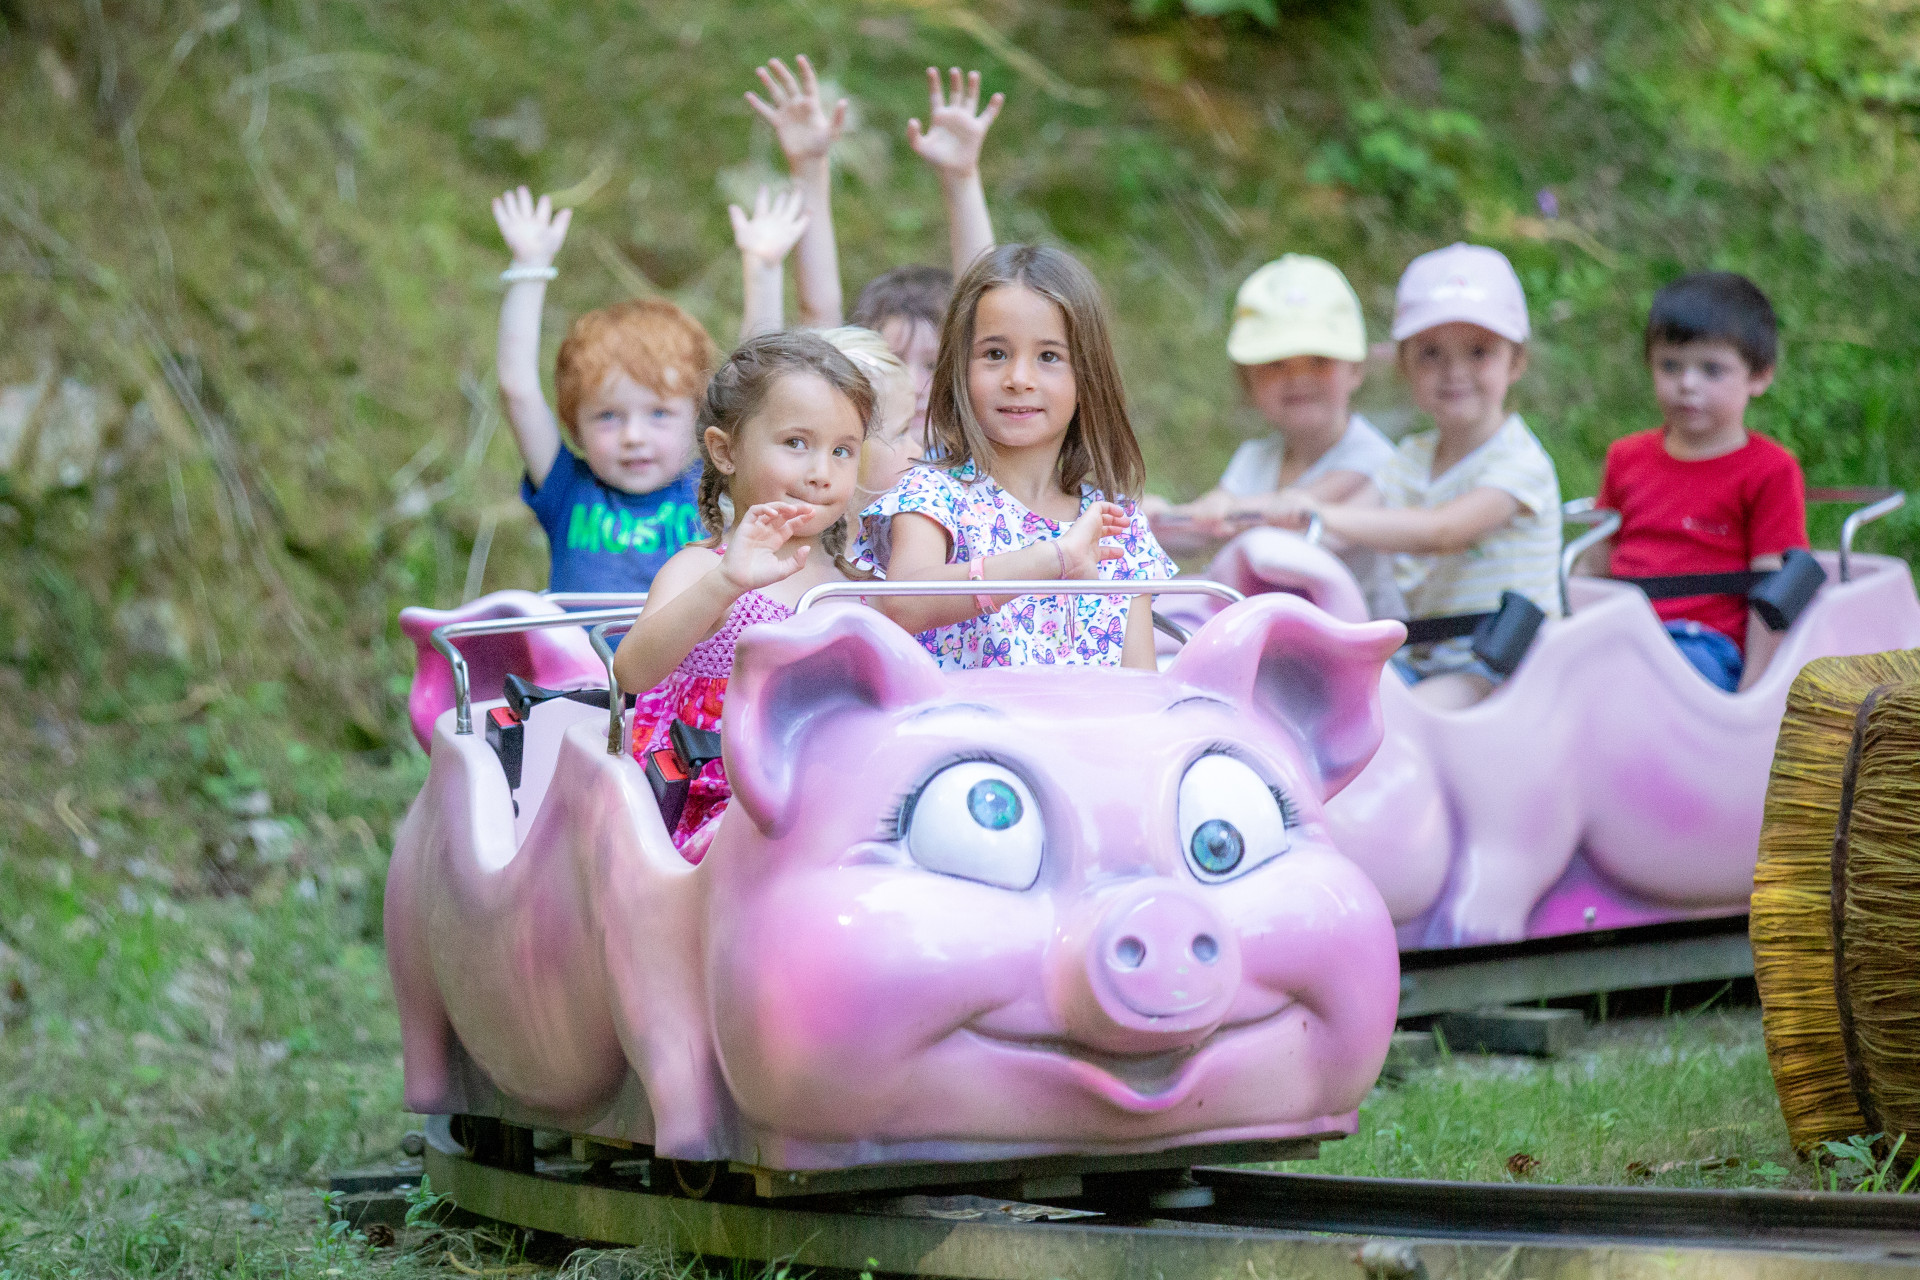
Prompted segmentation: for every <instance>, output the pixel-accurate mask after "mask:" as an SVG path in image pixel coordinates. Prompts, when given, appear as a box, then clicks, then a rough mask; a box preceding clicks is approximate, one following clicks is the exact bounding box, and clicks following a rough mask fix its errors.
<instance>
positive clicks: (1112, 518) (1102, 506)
mask: <svg viewBox="0 0 1920 1280" xmlns="http://www.w3.org/2000/svg"><path fill="white" fill-rule="evenodd" d="M1127 524H1128V520H1127V513H1126V512H1124V511H1122V510H1121V509H1120V508H1119V507H1118V506H1117V505H1115V504H1114V503H1111V502H1096V503H1094V504H1093V505H1092V506H1090V507H1088V508H1087V509H1086V510H1085V511H1082V512H1081V513H1080V518H1079V519H1078V520H1075V521H1074V522H1073V527H1072V528H1070V529H1068V530H1067V531H1066V532H1065V533H1063V534H1061V535H1060V538H1059V541H1058V542H1056V543H1055V544H1054V545H1055V546H1057V547H1059V549H1060V555H1061V558H1062V560H1063V561H1064V565H1063V570H1062V572H1061V574H1060V576H1061V577H1062V578H1089V579H1090V578H1097V577H1099V576H1100V562H1101V561H1102V560H1118V559H1119V558H1120V557H1121V556H1123V555H1125V554H1126V553H1125V552H1123V551H1121V550H1120V548H1118V547H1110V546H1107V545H1106V544H1105V543H1104V542H1102V541H1101V539H1102V538H1117V537H1119V536H1121V535H1122V534H1124V533H1125V532H1126V531H1127Z"/></svg>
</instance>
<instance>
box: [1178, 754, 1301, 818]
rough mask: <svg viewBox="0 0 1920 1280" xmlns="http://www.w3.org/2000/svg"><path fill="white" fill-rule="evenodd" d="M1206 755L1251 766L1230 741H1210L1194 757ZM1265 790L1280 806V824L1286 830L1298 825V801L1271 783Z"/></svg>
mask: <svg viewBox="0 0 1920 1280" xmlns="http://www.w3.org/2000/svg"><path fill="white" fill-rule="evenodd" d="M1207 756H1230V757H1232V758H1233V759H1235V760H1238V761H1240V762H1241V763H1242V764H1245V765H1247V766H1248V767H1249V768H1251V767H1252V765H1251V763H1250V762H1249V761H1248V760H1247V758H1246V757H1245V756H1244V755H1242V754H1241V753H1240V750H1239V748H1238V747H1236V746H1235V745H1234V744H1233V743H1231V742H1225V741H1221V742H1210V743H1208V744H1207V746H1206V749H1205V750H1203V751H1202V752H1201V753H1200V754H1199V755H1198V756H1195V757H1194V759H1196V760H1200V759H1204V758H1206V757H1207ZM1267 790H1268V791H1270V792H1272V793H1273V802H1274V803H1275V804H1277V805H1279V806H1280V825H1281V826H1282V827H1284V828H1286V829H1287V830H1288V831H1292V830H1293V829H1294V828H1295V827H1297V826H1299V825H1300V802H1299V801H1297V800H1295V799H1294V798H1293V797H1292V796H1290V795H1288V794H1287V793H1286V792H1285V791H1284V790H1282V789H1281V788H1279V787H1277V786H1275V785H1273V784H1272V783H1268V784H1267Z"/></svg>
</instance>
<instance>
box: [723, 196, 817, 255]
mask: <svg viewBox="0 0 1920 1280" xmlns="http://www.w3.org/2000/svg"><path fill="white" fill-rule="evenodd" d="M727 216H728V217H730V218H732V219H733V245H734V248H736V249H738V250H740V253H741V255H742V256H743V257H747V258H751V259H753V260H754V261H755V262H758V263H760V264H762V265H764V266H769V267H777V266H779V265H780V264H781V263H782V262H785V261H786V258H787V255H788V254H789V253H792V252H793V246H794V245H796V244H798V243H800V236H801V234H802V233H804V232H805V231H806V229H807V215H806V214H805V213H803V212H801V208H800V193H799V192H798V191H794V190H787V191H782V192H781V193H780V194H779V195H777V196H775V195H770V194H769V193H768V191H767V189H766V188H765V187H761V188H760V194H759V195H757V196H755V197H754V201H753V212H752V213H751V214H749V213H748V212H747V211H746V210H744V209H742V208H741V207H740V206H739V205H737V204H730V205H728V206H727Z"/></svg>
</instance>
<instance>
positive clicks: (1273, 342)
mask: <svg viewBox="0 0 1920 1280" xmlns="http://www.w3.org/2000/svg"><path fill="white" fill-rule="evenodd" d="M1227 357H1228V359H1230V360H1232V361H1233V363H1234V366H1235V368H1236V369H1237V371H1238V372H1239V375H1240V384H1241V387H1242V389H1243V390H1244V391H1245V393H1246V396H1247V399H1248V400H1249V401H1251V402H1252V404H1253V407H1254V408H1255V409H1256V410H1258V411H1259V413H1260V416H1261V417H1263V418H1265V419H1266V421H1267V425H1268V426H1269V427H1271V428H1272V431H1271V433H1270V434H1269V435H1266V436H1263V437H1261V438H1260V439H1257V440H1249V441H1247V442H1246V443H1244V444H1242V445H1241V446H1240V447H1239V448H1238V449H1236V450H1234V454H1233V457H1232V459H1231V460H1230V461H1228V463H1227V469H1226V471H1225V472H1224V473H1223V474H1222V475H1221V477H1220V482H1219V483H1218V484H1216V485H1215V486H1214V487H1213V488H1212V489H1210V490H1208V491H1207V492H1206V493H1204V494H1202V495H1201V496H1200V497H1198V498H1196V499H1194V500H1193V501H1192V502H1189V503H1186V504H1184V505H1181V506H1170V505H1168V504H1167V503H1166V502H1165V501H1164V500H1163V499H1159V498H1154V497H1152V496H1151V495H1149V496H1148V498H1147V499H1146V500H1145V501H1143V502H1142V503H1141V506H1142V507H1143V508H1144V509H1145V510H1146V511H1147V513H1148V516H1149V517H1150V518H1151V519H1152V520H1153V526H1154V532H1155V533H1156V534H1157V535H1159V537H1160V539H1161V541H1162V542H1163V543H1164V544H1166V545H1167V546H1169V547H1171V548H1173V549H1174V550H1176V551H1185V550H1198V549H1200V548H1202V547H1205V546H1206V545H1208V544H1209V543H1212V542H1218V541H1219V540H1221V539H1224V538H1228V537H1231V536H1232V535H1233V534H1234V532H1236V530H1237V529H1238V528H1240V527H1242V526H1241V524H1240V522H1241V521H1242V520H1245V519H1258V518H1262V517H1265V516H1267V515H1270V514H1272V511H1273V510H1274V504H1273V501H1272V499H1273V497H1274V495H1276V494H1279V493H1282V492H1285V491H1292V490H1298V491H1299V492H1302V493H1305V494H1307V495H1309V496H1311V497H1313V498H1315V499H1318V500H1319V501H1321V502H1352V501H1377V500H1378V498H1379V490H1378V489H1377V488H1376V487H1375V485H1374V477H1375V476H1376V475H1377V474H1378V473H1379V472H1380V470H1381V469H1382V468H1383V467H1385V466H1386V465H1387V464H1388V463H1389V462H1390V461H1392V459H1393V445H1392V444H1391V443H1390V442H1389V441H1388V440H1387V438H1386V437H1385V436H1383V435H1381V434H1380V432H1379V431H1378V430H1377V429H1375V427H1374V425H1373V424H1372V423H1370V422H1368V421H1367V420H1366V419H1365V418H1363V417H1361V416H1360V415H1359V414H1357V413H1354V412H1353V411H1352V410H1351V408H1350V407H1349V402H1350V400H1351V399H1352V396H1353V393H1354V392H1355V391H1356V390H1358V389H1359V387H1360V383H1361V381H1362V380H1363V379H1364V378H1365V377H1366V372H1367V371H1366V364H1365V361H1366V358H1367V325H1366V319H1365V317H1364V316H1362V314H1361V311H1360V299H1359V297H1358V296H1357V295H1356V294H1355V293H1354V291H1353V286H1352V285H1350V284H1348V283H1347V278H1346V277H1345V276H1344V275H1342V274H1341V273H1340V269H1339V268H1338V267H1336V266H1334V265H1333V264H1332V263H1330V262H1327V261H1325V260H1324V259H1321V258H1313V257H1308V256H1307V255H1305V254H1297V253H1290V254H1287V255H1286V256H1285V257H1283V258H1280V259H1278V260H1277V261H1274V262H1269V263H1268V264H1267V265H1266V266H1264V267H1261V268H1260V269H1259V270H1258V271H1256V272H1254V273H1253V274H1252V275H1251V276H1248V277H1247V280H1246V283H1245V284H1243V285H1241V286H1240V293H1239V296H1238V298H1237V299H1236V300H1235V302H1234V309H1233V328H1232V329H1231V330H1229V331H1228V333H1227ZM1341 559H1342V560H1344V561H1345V562H1346V564H1347V567H1348V569H1350V570H1351V571H1352V572H1353V576H1354V579H1355V581H1356V582H1358V584H1359V585H1360V590H1361V593H1362V594H1363V595H1364V596H1365V597H1366V601H1367V611H1368V613H1370V614H1371V615H1372V616H1374V617H1376V618H1383V617H1398V616H1399V615H1400V612H1401V610H1402V608H1403V606H1402V605H1401V602H1400V593H1399V591H1398V590H1397V589H1396V588H1395V587H1394V585H1393V575H1392V565H1391V564H1390V563H1389V562H1388V560H1387V558H1386V557H1385V556H1382V555H1380V554H1379V553H1377V552H1374V551H1370V550H1368V549H1366V548H1364V547H1359V546H1350V547H1348V548H1347V549H1346V550H1345V551H1344V552H1343V553H1342V555H1341Z"/></svg>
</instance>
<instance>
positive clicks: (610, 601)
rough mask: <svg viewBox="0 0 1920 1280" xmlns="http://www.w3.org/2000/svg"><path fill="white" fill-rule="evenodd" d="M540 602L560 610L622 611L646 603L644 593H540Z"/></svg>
mask: <svg viewBox="0 0 1920 1280" xmlns="http://www.w3.org/2000/svg"><path fill="white" fill-rule="evenodd" d="M540 598H541V599H542V600H550V601H552V602H553V603H554V604H557V605H559V606H560V607H561V608H562V609H624V608H626V607H627V606H628V605H632V606H633V607H635V608H638V607H639V606H641V605H643V604H645V603H646V602H647V593H646V592H644V591H542V592H541V593H540Z"/></svg>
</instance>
